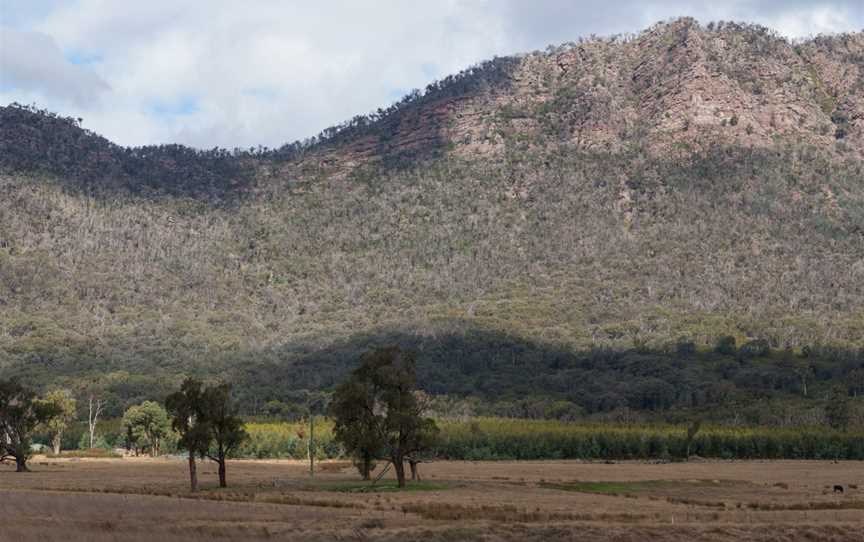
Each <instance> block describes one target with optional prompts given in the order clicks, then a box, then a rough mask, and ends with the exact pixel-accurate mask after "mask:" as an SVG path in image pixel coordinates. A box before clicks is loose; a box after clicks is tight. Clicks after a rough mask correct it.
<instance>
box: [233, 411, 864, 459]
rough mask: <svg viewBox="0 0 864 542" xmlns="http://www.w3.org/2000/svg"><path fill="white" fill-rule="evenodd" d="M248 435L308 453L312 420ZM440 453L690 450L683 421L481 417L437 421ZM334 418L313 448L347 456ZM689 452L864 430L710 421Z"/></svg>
mask: <svg viewBox="0 0 864 542" xmlns="http://www.w3.org/2000/svg"><path fill="white" fill-rule="evenodd" d="M246 427H247V431H249V434H250V439H249V440H248V441H247V442H246V443H245V444H244V446H243V447H242V449H241V450H240V454H241V456H243V457H250V458H262V459H263V458H293V459H302V458H306V457H308V427H307V426H305V425H303V424H298V423H275V422H274V423H250V424H247V426H246ZM439 427H440V428H441V439H440V442H439V444H438V446H437V447H436V449H435V450H434V455H435V456H436V457H439V458H448V459H462V460H496V459H501V460H505V459H524V460H528V459H670V460H674V459H680V458H683V457H684V456H685V455H686V449H687V429H686V427H682V426H616V425H580V424H572V423H565V422H558V421H547V420H520V419H506V418H476V419H472V420H469V421H465V422H461V421H439ZM332 429H333V425H332V422H330V421H329V420H325V419H321V420H319V421H317V422H316V427H315V441H316V442H315V447H314V451H315V455H316V457H317V458H319V459H337V458H344V453H343V450H342V448H341V447H340V446H339V444H338V443H337V442H336V441H335V440H334V439H333V433H332ZM690 453H691V454H692V455H697V456H701V457H706V458H709V457H710V458H720V459H855V460H862V459H864V432H861V431H857V432H839V431H833V430H829V429H822V428H809V429H777V428H757V427H751V428H729V427H706V428H704V429H702V431H700V432H699V434H698V435H697V436H696V438H695V439H694V441H693V443H692V445H691V449H690Z"/></svg>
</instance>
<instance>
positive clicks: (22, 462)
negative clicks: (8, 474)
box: [15, 456, 30, 472]
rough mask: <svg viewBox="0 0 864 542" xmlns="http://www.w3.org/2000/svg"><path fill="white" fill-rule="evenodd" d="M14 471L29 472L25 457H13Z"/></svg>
mask: <svg viewBox="0 0 864 542" xmlns="http://www.w3.org/2000/svg"><path fill="white" fill-rule="evenodd" d="M15 472H30V469H28V468H27V458H26V457H24V456H16V457H15Z"/></svg>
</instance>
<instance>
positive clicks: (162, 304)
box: [0, 147, 864, 423]
mask: <svg viewBox="0 0 864 542" xmlns="http://www.w3.org/2000/svg"><path fill="white" fill-rule="evenodd" d="M511 158H512V160H511V162H509V163H507V164H505V165H504V167H490V165H489V164H488V163H487V162H485V161H482V160H481V161H475V162H465V161H461V160H458V159H451V160H446V161H438V162H436V163H433V164H427V165H425V166H424V167H423V168H420V169H418V170H414V171H406V170H401V171H391V172H390V173H387V172H379V173H378V174H377V175H376V177H375V179H374V182H369V180H368V179H364V178H362V177H355V178H353V179H351V181H350V182H348V183H347V184H345V183H341V184H339V185H335V186H332V185H328V184H327V183H318V184H314V183H313V184H306V185H299V186H297V187H296V188H293V189H291V190H289V191H286V192H276V191H273V192H261V193H259V194H257V195H256V198H259V199H256V200H251V201H248V202H247V203H245V204H243V205H239V206H236V207H232V208H216V209H214V208H212V207H209V206H200V205H196V204H194V202H190V201H186V200H171V199H167V200H166V199H161V200H157V201H146V200H141V199H129V200H113V201H109V200H105V199H101V198H93V197H87V196H83V195H81V194H70V193H66V192H64V191H63V190H61V189H60V187H59V186H57V185H52V184H51V183H46V182H45V181H43V180H41V179H32V178H26V177H20V176H18V177H4V178H3V180H2V182H3V189H4V192H5V193H6V194H8V195H9V197H8V199H6V200H4V203H3V207H2V208H0V209H2V210H0V234H2V241H0V247H2V250H0V276H2V280H0V288H2V290H0V300H2V301H0V303H2V305H3V308H4V310H3V312H2V315H0V336H2V337H3V340H2V341H0V349H2V350H0V352H2V354H0V363H2V369H0V370H2V371H3V372H4V373H7V374H17V375H21V376H23V377H27V378H30V379H32V381H34V382H40V383H48V382H57V383H69V382H74V381H77V380H86V379H89V378H92V377H93V376H96V375H107V378H108V379H109V381H110V385H111V387H112V389H113V390H114V391H113V393H114V394H115V396H116V401H115V402H116V405H117V406H116V407H115V408H116V409H121V408H122V407H123V406H128V405H129V404H132V403H138V402H140V401H142V400H145V399H150V398H154V395H156V396H158V395H159V394H161V393H164V390H167V389H170V388H172V387H174V386H176V384H177V382H178V379H179V378H180V377H181V375H182V374H188V373H192V374H201V375H205V374H218V375H225V379H226V380H230V381H232V382H236V383H237V385H238V388H237V391H238V393H240V394H241V395H242V396H243V398H244V400H243V401H242V404H243V405H244V408H245V409H246V410H245V412H246V413H263V412H265V411H267V409H268V408H269V409H275V411H280V409H287V410H286V412H290V411H291V409H292V408H293V407H291V405H292V404H293V405H297V404H302V403H304V402H305V400H306V397H307V395H308V394H309V393H317V392H318V391H319V390H326V389H330V388H332V387H333V386H334V385H335V384H336V382H338V380H339V379H340V378H341V377H342V376H344V374H345V373H346V371H347V370H348V367H349V365H350V363H351V360H353V359H354V358H356V356H357V355H359V352H362V351H365V350H366V349H367V348H368V346H369V345H370V344H381V345H384V344H390V343H397V344H400V345H402V346H404V347H406V348H410V349H416V350H417V352H418V370H419V376H420V385H421V387H423V388H424V389H426V390H427V391H429V392H430V393H434V394H439V395H440V394H443V395H447V396H450V397H453V398H455V399H457V400H459V399H462V398H466V397H467V398H470V397H475V398H477V399H478V400H479V404H476V405H474V407H472V408H474V409H475V411H479V412H481V413H492V414H507V415H528V416H541V417H542V416H545V415H546V413H547V410H548V411H549V412H553V411H554V412H559V414H560V415H562V416H565V415H571V414H572V413H576V414H579V413H584V414H587V415H592V414H599V413H603V412H613V411H619V410H620V409H621V408H628V409H634V410H645V411H648V412H655V413H659V415H661V416H665V415H667V414H664V413H672V412H674V411H675V410H678V409H681V408H695V409H703V410H709V411H712V412H715V413H717V415H718V416H720V417H725V416H727V415H728V416H731V415H734V413H735V412H742V411H744V410H745V409H744V408H743V407H742V405H744V406H746V405H752V404H756V402H757V401H762V400H764V398H766V397H770V398H772V401H774V403H773V404H774V405H775V406H772V407H770V408H768V407H766V408H764V409H762V412H761V413H760V412H754V413H751V414H750V416H751V420H754V419H755V420H763V421H768V422H771V423H780V420H783V419H784V417H786V418H788V417H789V416H791V417H792V418H794V419H798V420H805V419H809V418H808V416H811V415H812V416H815V417H816V418H817V419H818V417H819V416H821V415H824V408H825V406H826V402H825V401H826V397H827V396H828V394H831V393H833V388H834V387H835V386H837V385H841V386H845V385H846V383H847V382H849V378H850V375H852V374H853V373H854V371H855V370H856V369H860V367H861V365H862V357H861V351H860V349H861V347H862V342H861V340H862V337H864V333H862V330H864V320H862V315H861V312H860V308H861V306H864V305H862V302H864V292H862V286H861V285H862V284H864V281H862V280H861V279H862V275H861V273H862V272H864V269H862V267H861V265H860V261H861V260H862V256H864V255H862V252H861V250H862V246H864V244H862V243H861V236H862V223H861V220H862V217H864V215H862V214H861V209H862V187H864V185H862V182H861V179H862V176H861V170H860V167H861V165H860V163H859V162H857V161H855V160H848V161H846V162H837V161H836V160H835V159H834V158H833V157H831V156H826V155H824V154H823V153H822V152H821V151H819V150H818V149H812V148H794V147H790V148H778V149H775V150H774V151H770V152H766V151H761V150H756V149H740V148H722V147H718V148H715V149H713V150H711V151H710V152H704V153H700V154H693V155H682V156H681V157H679V158H676V159H674V160H661V159H646V157H645V156H644V155H641V154H639V153H631V154H620V155H613V154H587V153H582V154H563V153H557V152H550V153H546V154H536V153H523V154H521V155H517V154H515V153H514V154H512V155H511ZM513 179H520V180H521V181H522V182H530V183H531V186H532V190H531V193H530V195H529V196H527V197H522V196H518V195H517V196H515V197H514V196H513V195H512V183H513ZM624 194H626V197H625V196H624ZM726 336H731V337H733V341H734V343H735V346H734V348H733V350H732V351H731V353H730V352H727V353H725V354H722V355H719V354H718V355H719V356H720V357H717V356H718V355H715V354H704V355H703V354H695V353H692V352H691V350H695V351H696V352H705V351H713V350H714V349H715V347H716V343H717V341H718V340H720V339H721V338H722V337H726ZM760 340H761V341H764V342H765V343H766V344H767V346H768V348H770V350H771V354H770V355H769V356H767V357H766V356H762V355H757V356H755V357H753V356H750V355H745V357H744V358H741V359H743V360H744V361H741V360H739V356H738V354H737V353H738V351H739V349H741V348H745V347H747V346H746V345H748V344H750V343H753V342H754V341H757V342H758V341H760ZM691 343H692V347H689V348H691V350H687V348H685V349H683V350H681V351H680V352H679V349H678V345H679V344H683V345H687V344H691ZM805 350H806V351H808V352H810V353H809V354H807V355H805V353H804V352H805ZM712 356H713V357H712ZM808 356H810V357H808ZM760 360H762V361H760ZM797 364H803V365H805V366H809V365H812V366H814V367H817V368H818V369H814V370H813V376H812V381H809V382H808V384H809V386H810V391H809V393H808V395H807V397H806V398H805V397H804V394H803V389H801V385H800V376H798V375H797V373H796V371H797V370H798V368H797ZM846 392H847V394H849V395H850V396H851V395H852V394H854V393H859V392H856V391H855V390H853V389H852V388H849V387H846ZM155 398H158V397H155ZM558 401H563V402H564V403H563V404H560V405H558V406H555V403H556V402H558ZM270 402H275V403H273V404H272V405H271V406H270V407H267V406H266V405H267V404H268V403H270ZM469 402H470V401H469ZM280 403H281V405H282V406H280ZM733 404H734V405H736V407H735V408H734V409H732V408H727V409H726V410H723V409H721V408H719V407H720V406H722V405H733ZM484 405H485V406H484ZM556 409H557V410H556ZM121 412H122V410H121ZM567 412H569V413H571V414H566V413H567ZM820 412H822V413H823V414H820ZM562 413H565V414H562ZM556 415H558V414H556Z"/></svg>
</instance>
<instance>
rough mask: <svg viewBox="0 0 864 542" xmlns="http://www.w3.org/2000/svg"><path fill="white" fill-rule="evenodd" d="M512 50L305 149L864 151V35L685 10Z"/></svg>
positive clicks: (364, 154) (319, 159) (334, 162)
mask: <svg viewBox="0 0 864 542" xmlns="http://www.w3.org/2000/svg"><path fill="white" fill-rule="evenodd" d="M509 60H510V62H509V63H508V64H507V68H506V70H505V73H506V76H505V77H503V78H501V79H499V80H497V81H495V84H489V85H475V86H474V87H472V88H470V89H469V90H468V91H465V92H461V91H459V90H458V89H456V90H452V91H451V90H450V89H448V88H447V86H446V84H445V85H444V87H443V88H444V92H440V93H438V94H439V95H440V96H436V95H432V96H427V97H426V99H421V100H418V101H417V103H416V104H412V106H411V107H406V108H404V109H403V110H401V111H400V112H399V114H398V118H386V117H385V118H383V119H381V120H379V121H377V122H375V123H373V124H372V126H371V127H370V129H369V130H367V132H366V133H365V134H364V135H363V136H362V137H358V138H356V139H355V140H352V141H350V142H348V143H344V144H335V145H324V146H323V148H321V149H319V150H318V151H317V152H314V153H311V155H310V156H307V157H306V158H305V160H306V162H307V163H309V162H310V161H311V163H316V164H319V165H324V166H327V167H328V168H335V169H342V168H348V169H350V168H353V167H355V166H357V165H359V164H363V163H367V162H369V161H374V160H378V159H381V158H382V157H388V156H393V155H399V154H405V153H408V154H410V156H412V157H416V156H417V155H418V154H419V155H424V154H425V155H429V154H431V153H432V152H433V151H438V152H440V151H447V152H452V153H454V154H456V155H458V156H466V157H473V156H477V155H481V156H484V155H496V154H498V155H500V154H502V153H504V152H506V150H507V149H508V148H510V147H512V146H520V145H521V146H531V147H549V146H566V147H571V148H575V149H579V150H597V151H613V152H614V151H620V150H622V149H625V148H627V147H628V145H632V144H634V142H638V143H639V144H640V145H642V146H647V147H648V148H649V149H650V150H651V151H652V152H653V153H655V154H663V153H667V152H671V150H672V149H676V148H681V147H684V148H697V147H704V146H705V145H708V144H713V143H716V142H724V143H729V144H735V145H741V146H745V147H761V148H768V147H771V146H772V145H775V144H776V143H778V142H782V141H791V142H795V143H805V144H810V145H815V146H819V147H821V148H824V149H830V150H831V152H833V153H837V154H838V155H842V154H843V153H847V152H851V153H854V154H856V155H858V156H860V155H861V154H862V153H864V34H849V35H842V36H834V37H820V38H816V39H813V40H810V41H806V42H803V43H792V42H790V41H788V40H786V39H784V38H781V37H779V36H777V35H776V34H774V33H772V32H771V31H769V30H767V29H765V28H762V27H757V26H748V25H740V24H716V25H714V24H711V25H708V26H707V27H703V26H700V25H699V24H698V23H697V22H695V21H693V20H691V19H680V20H676V21H673V22H669V23H663V24H658V25H656V26H655V27H652V28H650V29H648V30H646V31H644V32H642V33H641V34H639V35H638V36H631V37H626V38H620V37H618V38H610V39H595V40H589V41H581V42H580V43H572V44H567V45H564V46H560V47H556V48H549V49H548V50H547V51H546V52H544V53H533V54H528V55H524V56H522V57H519V58H515V59H509ZM482 76H483V74H482V73H480V74H479V75H478V77H482Z"/></svg>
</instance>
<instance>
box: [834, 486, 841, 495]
mask: <svg viewBox="0 0 864 542" xmlns="http://www.w3.org/2000/svg"><path fill="white" fill-rule="evenodd" d="M834 493H843V486H839V485H838V486H834Z"/></svg>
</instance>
